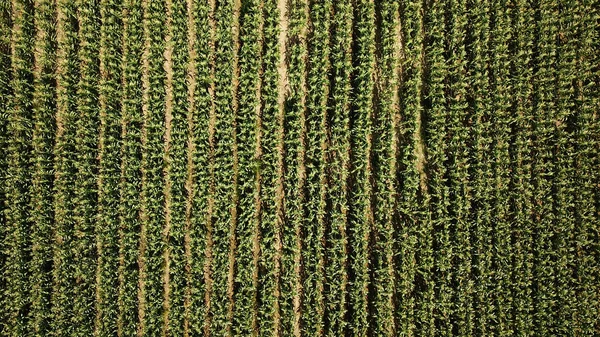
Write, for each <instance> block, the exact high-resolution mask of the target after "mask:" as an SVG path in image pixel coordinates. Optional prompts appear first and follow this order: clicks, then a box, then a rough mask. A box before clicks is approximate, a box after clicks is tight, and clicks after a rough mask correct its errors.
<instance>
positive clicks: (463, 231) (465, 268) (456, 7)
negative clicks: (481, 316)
mask: <svg viewBox="0 0 600 337" xmlns="http://www.w3.org/2000/svg"><path fill="white" fill-rule="evenodd" d="M449 5H450V12H451V15H452V22H453V24H452V26H451V27H449V28H450V37H449V38H448V54H449V56H450V58H449V65H448V68H447V69H448V79H449V85H448V110H449V111H448V114H449V121H448V132H449V135H450V140H449V142H448V143H449V144H448V176H449V185H450V192H449V193H450V196H451V197H450V205H449V207H450V217H451V218H450V221H451V222H452V225H455V226H456V227H455V230H454V242H455V244H454V245H453V259H454V261H455V263H454V264H453V269H454V270H455V272H454V274H453V278H452V279H453V282H455V285H456V286H455V287H456V289H455V291H454V297H453V299H452V302H453V308H454V309H453V312H452V316H451V319H453V320H454V322H455V326H456V330H457V331H458V334H459V335H461V336H470V335H472V334H473V323H474V316H475V313H474V310H473V295H474V289H473V279H472V240H473V238H472V236H471V228H470V227H471V225H470V218H469V217H470V214H471V212H472V208H471V199H472V195H473V194H472V188H473V183H472V180H473V179H472V176H471V174H470V172H469V165H470V162H471V161H472V157H471V156H472V153H471V151H470V148H469V145H470V144H469V137H470V127H469V118H470V117H469V110H468V102H467V94H468V90H469V87H468V85H469V84H468V82H467V79H468V77H467V76H468V73H467V71H468V68H467V52H466V48H467V46H466V43H467V41H466V38H467V32H466V29H467V24H468V17H467V8H466V5H467V2H466V1H464V0H451V1H450V3H449Z"/></svg>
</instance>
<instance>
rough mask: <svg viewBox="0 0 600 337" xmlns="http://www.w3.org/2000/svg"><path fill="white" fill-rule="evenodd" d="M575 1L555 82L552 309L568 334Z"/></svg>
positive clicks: (562, 18)
mask: <svg viewBox="0 0 600 337" xmlns="http://www.w3.org/2000/svg"><path fill="white" fill-rule="evenodd" d="M575 6H576V4H575V2H572V1H567V2H565V3H561V5H560V8H559V14H558V15H557V17H558V23H557V24H558V39H557V63H558V64H557V68H558V69H557V74H556V82H557V88H556V91H555V95H556V108H557V111H556V116H555V117H554V119H553V121H554V123H555V128H554V137H555V140H556V143H555V145H554V151H555V153H556V159H555V164H556V179H555V181H554V188H553V193H554V194H555V200H556V205H555V207H554V209H553V212H554V213H555V216H556V227H555V228H553V231H555V240H554V242H553V248H552V249H553V251H555V253H556V254H557V257H556V260H555V261H553V263H555V264H556V267H555V268H556V271H555V277H556V286H555V287H556V293H555V294H554V301H553V302H554V306H553V309H552V311H553V312H555V314H556V316H557V318H556V321H557V327H556V329H557V330H556V332H555V333H556V334H563V335H565V334H569V333H571V332H572V331H573V328H574V324H573V323H574V322H573V316H574V313H575V308H574V306H573V304H572V302H570V301H567V302H565V303H562V299H564V298H574V297H575V296H576V295H575V292H574V291H575V289H574V284H573V277H572V275H573V272H574V270H575V268H577V266H576V262H575V259H574V258H575V256H574V254H573V253H572V252H573V242H574V236H573V234H574V232H575V216H574V215H575V193H576V192H575V190H576V188H575V184H574V180H575V179H573V177H574V176H575V173H576V170H575V167H574V154H575V137H574V134H573V131H572V130H574V126H575V125H574V122H575V114H576V100H575V95H576V93H575V89H576V87H575V86H574V85H573V83H574V82H575V81H576V80H577V75H576V59H577V55H576V51H577V49H576V45H577V43H576V41H577V40H578V39H579V25H578V21H579V19H578V18H576V17H575V12H576V7H575Z"/></svg>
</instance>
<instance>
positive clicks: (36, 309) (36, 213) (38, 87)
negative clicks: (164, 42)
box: [28, 1, 56, 336]
mask: <svg viewBox="0 0 600 337" xmlns="http://www.w3.org/2000/svg"><path fill="white" fill-rule="evenodd" d="M34 5H35V18H34V20H35V22H36V26H37V31H36V38H35V66H34V92H33V125H32V127H33V135H32V151H33V157H32V158H31V166H32V168H33V174H32V186H31V205H30V207H31V210H32V214H31V222H32V226H33V227H32V230H31V245H32V250H31V262H30V266H29V270H30V275H31V277H32V280H33V282H32V285H31V302H32V305H31V311H30V313H29V317H28V319H29V327H28V329H29V331H30V335H32V336H45V335H47V334H48V333H49V324H50V294H51V291H52V274H51V271H52V241H51V239H52V229H53V224H54V223H53V220H54V216H53V213H54V209H53V207H52V206H53V204H52V201H53V199H52V186H53V183H54V179H53V178H54V176H53V173H52V169H53V167H52V165H53V159H54V156H53V149H54V135H55V133H56V116H55V111H56V91H55V85H56V75H55V70H56V55H55V51H56V37H55V36H56V6H55V4H54V3H53V2H52V1H38V2H36V3H35V4H34Z"/></svg>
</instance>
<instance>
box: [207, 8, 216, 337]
mask: <svg viewBox="0 0 600 337" xmlns="http://www.w3.org/2000/svg"><path fill="white" fill-rule="evenodd" d="M208 3H209V7H210V12H209V15H208V25H209V28H210V83H211V84H210V87H209V88H208V93H209V95H210V111H209V121H208V143H209V147H210V155H209V157H210V158H209V171H210V187H209V197H208V211H207V214H206V227H207V228H206V231H207V233H206V251H205V254H206V258H205V263H204V283H205V285H206V288H205V289H206V290H205V293H204V308H205V309H204V310H205V312H206V315H205V316H204V335H205V336H206V337H210V323H211V317H210V306H211V294H212V284H213V280H212V274H211V268H212V260H213V259H212V250H213V226H212V215H213V212H214V208H215V198H214V194H215V125H216V123H217V116H216V108H215V69H216V62H215V55H216V49H215V40H216V34H217V23H216V21H215V9H216V5H217V4H216V0H209V1H208Z"/></svg>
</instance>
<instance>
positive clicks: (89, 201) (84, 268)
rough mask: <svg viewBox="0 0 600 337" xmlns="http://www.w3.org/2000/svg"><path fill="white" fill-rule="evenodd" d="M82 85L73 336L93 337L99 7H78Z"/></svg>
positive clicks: (78, 122)
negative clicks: (75, 299)
mask: <svg viewBox="0 0 600 337" xmlns="http://www.w3.org/2000/svg"><path fill="white" fill-rule="evenodd" d="M78 6H79V8H78V23H79V27H78V33H79V41H78V42H79V51H78V61H79V76H80V78H79V83H78V88H77V114H78V118H77V119H76V120H74V121H73V122H74V123H75V124H76V128H77V130H76V143H75V144H76V151H77V153H76V162H75V169H76V170H77V173H76V181H75V186H74V189H75V211H74V217H75V228H74V232H73V241H74V242H73V258H74V263H73V264H74V266H73V267H74V275H73V277H74V279H75V284H74V289H73V291H74V296H75V297H76V298H77V301H75V302H74V307H73V324H74V328H75V329H74V332H73V335H74V336H90V335H92V333H93V331H94V324H93V321H94V312H93V308H94V306H95V300H96V298H95V290H96V289H95V286H96V284H95V281H96V280H95V274H96V268H95V264H96V256H97V251H96V246H95V237H94V231H95V228H94V225H95V221H94V215H95V214H96V203H97V198H98V196H97V189H96V188H97V185H96V172H97V155H98V153H97V151H98V138H97V136H98V112H99V111H98V108H97V101H98V83H97V79H98V77H99V76H98V75H99V63H98V51H99V45H98V36H99V34H98V32H99V29H98V28H99V27H98V25H99V23H100V22H99V21H98V20H97V19H96V18H97V17H98V14H99V8H98V4H97V3H93V2H83V1H82V2H79V3H78Z"/></svg>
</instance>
